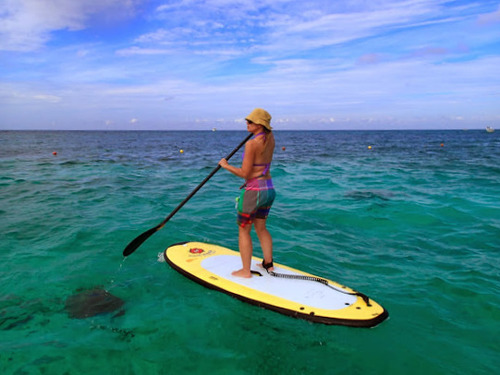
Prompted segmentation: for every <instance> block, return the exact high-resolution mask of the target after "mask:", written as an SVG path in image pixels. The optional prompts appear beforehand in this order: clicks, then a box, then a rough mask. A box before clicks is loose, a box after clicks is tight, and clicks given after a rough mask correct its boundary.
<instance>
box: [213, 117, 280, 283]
mask: <svg viewBox="0 0 500 375" xmlns="http://www.w3.org/2000/svg"><path fill="white" fill-rule="evenodd" d="M245 120H246V122H247V129H248V131H249V132H250V133H253V134H254V137H253V138H252V139H251V140H249V141H248V142H247V143H246V144H245V152H244V154H243V162H242V164H241V168H236V167H234V166H232V165H229V164H228V162H227V160H226V159H222V160H221V161H220V162H219V165H220V166H221V167H222V168H224V169H227V170H228V171H229V172H231V173H233V174H234V175H236V176H238V177H241V178H244V179H245V184H244V185H243V186H242V187H241V189H243V190H242V192H241V195H240V198H239V200H238V207H237V210H238V220H237V221H238V227H239V236H238V242H239V248H240V255H241V261H242V264H243V267H242V268H241V269H239V270H237V271H234V272H233V273H232V274H233V276H238V277H246V278H249V277H252V274H251V272H250V266H251V261H252V252H253V247H252V237H251V236H250V231H251V230H252V224H253V225H254V227H255V232H256V233H257V237H258V238H259V241H260V246H261V247H262V253H263V254H264V260H263V261H262V264H261V265H262V267H263V268H265V269H266V270H267V271H268V272H272V271H273V270H274V268H273V241H272V238H271V234H270V233H269V231H268V230H267V228H266V220H267V216H268V214H269V210H270V209H271V205H272V204H273V201H274V197H275V195H276V193H275V191H274V187H273V182H272V180H271V174H270V173H269V169H270V166H271V161H272V160H273V153H274V134H273V133H272V127H271V115H270V114H269V113H268V112H266V111H265V110H263V109H260V108H256V109H254V110H253V111H252V113H250V115H248V117H247V118H246V119H245Z"/></svg>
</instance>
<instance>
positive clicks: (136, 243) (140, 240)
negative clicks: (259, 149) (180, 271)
mask: <svg viewBox="0 0 500 375" xmlns="http://www.w3.org/2000/svg"><path fill="white" fill-rule="evenodd" d="M252 136H253V134H251V133H250V134H249V135H248V137H246V138H245V139H244V140H243V141H242V142H241V143H240V144H239V145H238V146H237V147H236V148H235V149H234V150H233V151H232V152H231V153H230V154H229V155H227V156H226V160H229V159H231V157H232V156H233V155H234V154H236V152H237V151H238V150H239V149H240V148H241V146H243V145H244V144H245V143H246V142H247V141H248V140H249V139H250V138H251V137H252ZM220 168H221V166H220V165H218V164H217V167H215V168H214V170H213V171H212V172H210V174H209V175H208V176H207V177H206V178H205V179H204V180H203V181H202V182H201V183H200V184H199V185H198V186H197V187H196V188H195V189H194V190H193V191H192V192H191V194H189V195H188V196H187V197H186V199H184V200H183V201H182V202H181V203H180V204H179V205H178V206H177V207H176V208H175V209H174V210H173V211H172V212H171V213H170V215H168V216H167V217H166V218H165V220H163V221H162V222H161V223H160V224H158V225H157V226H156V227H154V228H151V229H149V230H147V231H146V232H144V233H143V234H141V235H139V236H137V237H136V238H135V239H133V240H132V242H130V243H129V244H128V245H127V247H126V248H125V250H123V256H124V257H126V256H129V255H130V254H132V253H133V252H134V251H135V250H136V249H137V248H138V247H139V246H141V245H142V243H143V242H144V241H146V240H147V239H148V238H149V237H151V235H153V233H156V232H157V231H159V230H160V229H161V228H163V227H164V226H165V224H166V223H167V221H169V220H170V219H171V218H172V216H174V215H175V214H176V213H177V211H179V210H180V209H181V208H182V206H184V205H185V204H186V203H187V201H188V200H190V199H191V198H192V197H193V195H195V194H196V193H197V192H198V190H200V189H201V187H202V186H203V185H205V183H206V182H207V181H208V180H210V179H211V178H212V176H213V175H214V174H216V173H217V171H218V170H219V169H220Z"/></svg>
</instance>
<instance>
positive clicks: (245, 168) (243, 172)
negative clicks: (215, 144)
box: [219, 140, 255, 180]
mask: <svg viewBox="0 0 500 375" xmlns="http://www.w3.org/2000/svg"><path fill="white" fill-rule="evenodd" d="M254 159H255V143H254V140H250V141H248V142H247V143H246V144H245V157H244V158H243V162H242V163H241V168H237V167H234V166H232V165H230V164H229V163H228V162H227V160H226V159H221V161H220V162H219V165H220V166H221V167H222V168H224V169H226V170H228V171H229V172H231V173H232V174H234V175H235V176H238V177H241V178H243V179H245V180H248V179H249V178H250V177H251V174H252V169H253V161H254Z"/></svg>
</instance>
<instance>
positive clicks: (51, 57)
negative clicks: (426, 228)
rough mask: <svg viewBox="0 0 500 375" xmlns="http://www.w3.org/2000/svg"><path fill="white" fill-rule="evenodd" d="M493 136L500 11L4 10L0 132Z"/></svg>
mask: <svg viewBox="0 0 500 375" xmlns="http://www.w3.org/2000/svg"><path fill="white" fill-rule="evenodd" d="M255 107H262V108H265V109H267V110H268V111H269V112H270V113H271V114H272V116H273V125H274V126H275V128H276V129H312V128H314V129H332V130H335V129H443V128H445V129H452V128H454V129H462V128H469V129H472V128H484V127H485V126H487V125H490V126H494V127H497V128H499V127H500V3H499V1H487V0H485V1H474V0H467V1H445V0H352V1H350V0H346V1H335V0H330V1H327V0H307V1H303V0H294V1H289V0H205V1H201V0H179V1H166V0H163V1H160V0H158V1H156V0H149V1H148V0H99V1H97V0H95V1H94V0H1V2H0V129H92V130H94V129H102V130H114V129H124V130H128V129H193V130H194V129H212V128H213V127H216V128H218V129H241V128H242V127H244V122H243V119H244V117H245V116H246V115H247V114H248V113H249V112H250V111H251V110H252V109H253V108H255Z"/></svg>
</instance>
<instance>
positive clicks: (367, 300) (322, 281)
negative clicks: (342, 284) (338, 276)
mask: <svg viewBox="0 0 500 375" xmlns="http://www.w3.org/2000/svg"><path fill="white" fill-rule="evenodd" d="M266 271H267V273H268V274H269V275H271V276H273V277H280V278H282V279H296V280H306V281H315V282H318V283H320V284H323V285H325V286H327V287H329V288H331V289H333V290H335V291H337V292H340V293H344V294H348V295H350V296H358V297H361V298H362V299H363V301H364V302H365V303H366V306H371V303H370V298H368V296H367V295H366V294H363V293H360V292H354V293H351V292H347V291H345V290H342V289H339V288H336V287H334V286H333V285H330V284H329V283H328V280H326V279H323V278H321V277H314V276H304V275H287V274H284V273H277V272H274V271H269V270H266Z"/></svg>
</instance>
